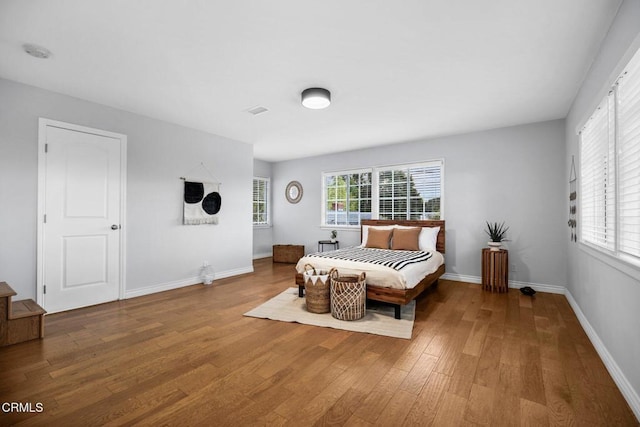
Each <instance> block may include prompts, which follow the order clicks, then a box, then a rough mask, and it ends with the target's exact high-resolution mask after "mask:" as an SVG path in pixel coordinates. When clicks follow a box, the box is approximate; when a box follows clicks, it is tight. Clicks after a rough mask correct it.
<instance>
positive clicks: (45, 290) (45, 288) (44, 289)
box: [42, 285, 47, 294]
mask: <svg viewBox="0 0 640 427" xmlns="http://www.w3.org/2000/svg"><path fill="white" fill-rule="evenodd" d="M42 288H43V292H42V293H43V294H46V293H47V285H44V286H43V287H42Z"/></svg>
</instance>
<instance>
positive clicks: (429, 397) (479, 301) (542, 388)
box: [0, 259, 638, 426]
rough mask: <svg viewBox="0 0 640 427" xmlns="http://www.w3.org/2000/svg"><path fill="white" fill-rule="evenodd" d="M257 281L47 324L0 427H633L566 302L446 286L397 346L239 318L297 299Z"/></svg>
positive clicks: (286, 281) (276, 282) (11, 371)
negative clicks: (21, 409) (282, 298)
mask: <svg viewBox="0 0 640 427" xmlns="http://www.w3.org/2000/svg"><path fill="white" fill-rule="evenodd" d="M255 269H256V272H255V273H253V274H248V275H243V276H239V277H235V278H229V279H224V280H219V281H216V282H214V285H213V286H210V287H205V286H202V285H197V286H190V287H187V288H182V289H178V290H174V291H169V292H163V293H159V294H154V295H149V296H144V297H140V298H134V299H129V300H125V301H119V302H114V303H109V304H104V305H100V306H95V307H90V308H86V309H80V310H74V311H70V312H66V313H60V314H54V315H49V316H47V317H46V331H45V338H44V339H43V340H36V341H31V342H26V343H21V344H17V345H14V346H10V347H4V348H0V380H1V381H0V402H22V403H29V404H31V408H30V409H31V410H32V411H33V412H28V413H16V412H9V413H3V412H0V425H11V424H19V425H47V426H52V425H56V426H62V425H65V426H72V425H86V426H88V425H133V424H140V425H181V426H182V425H217V426H221V425H233V426H243V425H293V426H306V425H323V424H332V425H351V426H353V425H358V426H362V425H374V424H375V425H384V426H399V425H420V426H426V425H436V426H446V425H456V426H457V425H508V426H514V425H576V426H584V425H602V426H605V425H606V426H613V425H620V426H630V425H638V421H637V420H636V419H635V417H634V415H633V413H632V412H631V410H630V408H629V407H628V405H627V404H626V402H625V400H624V398H623V397H622V395H621V394H620V392H619V390H618V389H617V388H616V386H615V384H614V382H613V380H612V379H611V377H610V375H609V374H608V372H607V370H606V369H605V367H604V365H603V363H602V361H601V360H600V359H599V357H598V355H597V353H596V352H595V350H594V348H593V346H592V345H591V343H590V341H589V339H588V338H587V336H586V334H585V333H584V331H583V330H582V328H581V327H580V324H579V323H578V320H577V319H576V316H575V314H574V313H573V311H572V310H571V308H570V306H569V304H568V303H567V300H566V299H565V297H564V296H561V295H553V294H545V293H538V294H536V296H535V297H534V298H533V299H532V298H530V297H526V296H523V295H521V294H520V292H517V291H513V290H511V291H510V292H509V293H507V294H491V293H487V292H485V291H482V289H481V287H480V286H479V285H474V284H467V283H460V282H452V281H446V280H441V281H440V283H439V285H438V286H437V287H436V288H435V289H432V290H431V291H428V292H427V293H426V294H425V295H424V296H423V297H421V298H420V299H419V300H418V304H417V312H416V322H415V327H414V332H413V339H412V340H402V339H395V338H389V337H381V336H375V335H369V334H361V333H355V332H345V331H338V330H333V329H326V328H319V327H313V326H306V325H299V324H295V323H285V322H277V321H271V320H264V319H256V318H250V317H244V316H242V314H243V313H244V312H246V311H248V310H249V309H251V308H254V307H255V306H257V305H259V304H260V303H262V302H264V301H266V300H268V299H269V298H271V297H272V296H274V295H276V294H277V293H279V292H281V291H282V290H283V289H284V288H286V287H289V286H294V284H293V280H294V269H293V266H292V265H289V264H272V263H271V260H270V259H264V260H258V261H256V262H255ZM36 404H41V405H42V409H43V410H42V412H37V408H38V407H37V406H36ZM3 408H4V407H3Z"/></svg>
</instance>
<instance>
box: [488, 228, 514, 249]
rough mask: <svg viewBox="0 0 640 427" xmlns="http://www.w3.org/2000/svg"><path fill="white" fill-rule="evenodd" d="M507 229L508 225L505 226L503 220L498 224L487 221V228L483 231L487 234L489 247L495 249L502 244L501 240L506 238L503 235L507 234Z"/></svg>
mask: <svg viewBox="0 0 640 427" xmlns="http://www.w3.org/2000/svg"><path fill="white" fill-rule="evenodd" d="M507 230H509V227H506V226H505V224H504V221H503V222H502V224H498V223H497V222H494V223H493V224H492V223H490V222H489V221H487V229H486V230H484V232H485V233H487V234H488V235H489V239H491V240H489V243H488V244H489V247H490V248H491V250H492V251H497V250H499V249H500V246H502V242H506V241H507V239H506V238H505V236H506V235H507Z"/></svg>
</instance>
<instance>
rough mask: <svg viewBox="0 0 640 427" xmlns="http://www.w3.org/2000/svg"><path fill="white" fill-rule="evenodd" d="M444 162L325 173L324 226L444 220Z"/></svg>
mask: <svg viewBox="0 0 640 427" xmlns="http://www.w3.org/2000/svg"><path fill="white" fill-rule="evenodd" d="M442 171H443V161H442V160H438V161H432V162H425V163H419V164H412V165H394V166H385V167H380V168H371V169H362V170H356V171H341V172H331V173H325V174H323V176H322V185H323V203H322V205H323V212H322V218H323V225H325V226H345V227H357V226H359V225H360V221H361V220H363V219H371V218H379V219H441V218H442V211H441V197H442Z"/></svg>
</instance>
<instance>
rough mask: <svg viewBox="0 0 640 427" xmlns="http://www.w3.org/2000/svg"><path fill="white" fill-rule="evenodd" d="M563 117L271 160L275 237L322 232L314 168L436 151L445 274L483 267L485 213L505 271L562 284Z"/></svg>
mask: <svg viewBox="0 0 640 427" xmlns="http://www.w3.org/2000/svg"><path fill="white" fill-rule="evenodd" d="M564 126H565V124H564V121H563V120H556V121H550V122H544V123H536V124H530V125H524V126H516V127H509V128H503V129H496V130H490V131H484V132H476V133H471V134H465V135H458V136H451V137H446V138H437V139H432V140H427V141H417V142H410V143H402V144H392V145H387V146H384V147H378V148H372V149H367V150H357V151H350V152H345V153H339V154H333V155H326V156H319V157H311V158H306V159H300V160H292V161H287V162H279V163H274V164H273V181H272V183H273V195H274V198H273V218H274V234H273V243H275V244H286V243H292V244H304V245H305V246H306V251H307V252H311V251H316V250H317V241H318V240H321V239H328V238H329V231H330V228H329V229H323V228H320V223H321V218H320V216H321V206H320V200H321V190H322V186H321V184H322V183H321V173H322V172H324V171H335V170H345V169H351V168H360V167H367V166H377V165H389V164H398V163H409V162H419V161H424V160H431V159H437V158H444V161H445V177H444V180H445V181H444V219H445V220H446V221H447V223H446V224H447V225H446V227H447V234H446V244H447V252H446V265H447V273H448V274H449V275H450V276H452V277H457V278H460V279H466V280H474V279H476V280H477V279H478V277H479V276H480V275H481V264H480V250H481V248H483V247H486V242H487V240H488V238H487V236H486V235H485V233H484V231H483V230H484V228H485V226H486V225H485V221H503V220H504V221H506V223H507V224H508V225H509V226H510V227H511V228H510V231H509V234H508V238H509V239H511V240H512V241H511V242H510V243H509V244H508V247H509V251H510V252H509V254H510V263H512V264H515V267H516V268H515V272H513V271H512V273H511V279H512V280H516V281H520V282H527V283H533V284H542V285H550V286H551V287H555V288H556V289H560V288H558V287H563V286H565V284H566V277H567V270H566V264H567V259H566V244H565V235H566V233H565V226H564V224H565V223H566V218H565V217H566V215H565V202H564V201H565V198H566V194H565V193H566V188H565V187H566V186H565V185H564V181H565V179H564V159H565V147H564ZM291 180H297V181H300V182H301V183H302V185H303V187H304V196H303V197H302V200H301V201H300V202H299V203H298V204H295V205H293V204H289V203H288V202H287V201H286V199H285V197H284V189H285V187H286V185H287V183H288V182H289V181H291ZM359 238H360V235H359V230H357V231H355V230H354V231H346V230H339V234H338V239H339V240H340V245H341V247H343V246H347V245H354V244H357V243H358V242H359Z"/></svg>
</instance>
